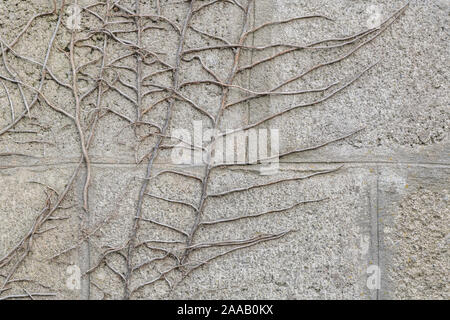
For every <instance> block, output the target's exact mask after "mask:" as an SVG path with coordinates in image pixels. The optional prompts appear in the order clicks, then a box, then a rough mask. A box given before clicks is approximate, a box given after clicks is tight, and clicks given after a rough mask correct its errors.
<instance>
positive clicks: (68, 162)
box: [0, 160, 450, 169]
mask: <svg viewBox="0 0 450 320" xmlns="http://www.w3.org/2000/svg"><path fill="white" fill-rule="evenodd" d="M90 163H91V165H100V166H101V165H104V166H115V165H116V166H132V167H135V168H137V167H138V166H139V165H136V163H133V162H106V161H91V162H90ZM279 163H280V164H299V165H314V164H316V165H317V164H322V165H324V164H336V165H338V164H352V165H377V164H382V165H390V166H395V165H410V166H411V165H413V166H430V167H443V168H447V167H448V168H450V163H445V162H417V161H397V162H393V161H381V160H378V161H368V160H367V161H350V160H346V161H326V160H312V161H280V162H279ZM78 164H79V161H65V162H54V163H36V164H19V165H6V166H2V165H0V169H15V168H36V167H52V166H64V165H78ZM167 164H169V165H171V167H173V168H178V169H193V168H200V167H201V166H194V167H185V166H177V165H172V164H170V163H165V162H156V163H155V165H167ZM255 166H258V164H255V165H241V166H239V165H236V168H243V167H248V168H250V167H255ZM229 168H232V167H229Z"/></svg>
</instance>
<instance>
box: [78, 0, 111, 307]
mask: <svg viewBox="0 0 450 320" xmlns="http://www.w3.org/2000/svg"><path fill="white" fill-rule="evenodd" d="M105 3H106V11H105V26H106V24H107V22H108V17H109V11H110V6H109V0H106V2H105ZM107 46H108V37H107V36H106V35H104V38H103V53H102V64H101V67H100V79H99V80H98V84H97V86H98V93H97V102H96V109H97V115H96V116H95V119H94V123H93V125H92V129H91V133H90V135H89V137H88V140H87V142H86V145H87V148H88V149H89V147H90V144H91V142H92V139H93V136H94V131H95V128H96V125H97V122H98V120H99V116H98V113H99V112H101V104H102V96H103V93H104V91H103V82H102V81H103V73H104V70H105V64H106V59H107V58H106V49H107ZM86 217H87V224H88V227H89V226H90V225H91V218H92V216H91V214H90V212H86ZM82 254H83V256H84V263H85V266H84V269H85V270H90V268H91V243H90V239H89V238H88V239H87V240H86V242H85V243H84V244H83V245H82ZM81 296H82V298H83V299H84V300H90V297H91V274H90V273H89V274H86V275H85V278H83V279H82V281H81Z"/></svg>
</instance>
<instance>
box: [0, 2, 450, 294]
mask: <svg viewBox="0 0 450 320" xmlns="http://www.w3.org/2000/svg"><path fill="white" fill-rule="evenodd" d="M56 2H57V6H58V10H57V11H56V13H52V14H48V15H46V16H42V17H37V18H36V19H35V20H34V21H33V22H32V23H31V25H30V26H29V28H27V30H26V32H25V33H23V34H21V30H23V29H24V28H25V27H26V25H27V23H28V21H29V20H30V19H31V18H32V17H33V16H34V15H35V14H38V13H44V12H49V11H52V10H53V1H50V0H30V1H20V0H8V1H6V0H5V1H2V2H0V40H1V43H2V49H1V52H0V53H1V55H2V59H1V62H0V65H1V68H0V80H1V81H0V82H1V83H0V222H1V223H0V259H1V260H0V299H3V298H5V299H6V298H25V299H26V298H30V297H33V298H35V299H123V298H131V299H449V297H450V295H449V287H448V280H449V279H448V272H449V251H448V249H449V204H448V193H449V191H448V190H449V189H448V187H449V179H450V163H449V161H448V159H449V150H450V149H449V145H450V141H449V135H448V133H449V126H450V118H449V113H450V112H449V111H450V110H449V88H448V84H449V67H448V66H449V58H448V57H449V56H450V55H449V46H448V44H449V30H448V26H449V20H448V19H449V14H450V3H449V1H447V0H412V1H410V4H409V6H408V7H407V8H406V9H405V10H404V12H402V13H401V14H400V15H399V16H398V17H397V19H396V20H395V21H394V22H393V23H392V24H391V25H389V26H388V27H387V28H386V29H385V30H384V29H383V27H384V26H385V24H382V25H381V29H371V30H369V33H367V34H361V36H360V37H352V38H347V39H346V40H342V38H345V37H348V36H350V35H354V34H358V33H360V32H362V31H364V30H367V29H368V28H369V29H370V28H372V27H374V24H375V26H378V25H379V23H380V22H383V21H385V19H388V18H389V17H391V16H392V15H393V14H395V12H397V10H399V9H400V8H402V7H403V6H404V5H405V4H406V1H388V0H380V1H375V0H374V1H368V0H314V1H312V0H256V1H252V0H249V1H247V0H239V1H234V0H231V1H209V0H195V1H192V2H193V4H192V10H193V11H192V16H190V15H189V12H190V11H191V9H190V6H191V2H190V1H178V0H160V1H156V0H152V1H135V0H121V1H112V0H102V1H100V3H101V4H100V5H96V6H90V5H94V4H97V3H98V1H91V0H79V1H78V4H79V5H80V6H81V7H83V8H85V10H84V11H82V12H81V21H80V22H81V25H80V26H81V29H80V30H78V31H77V32H74V37H75V38H74V39H82V38H86V39H87V40H86V41H83V42H80V43H77V46H74V48H73V50H72V49H71V42H72V40H71V39H72V38H71V37H72V30H71V29H70V28H68V25H67V23H68V21H70V19H71V17H73V12H74V11H73V10H74V9H73V8H72V10H71V9H70V7H69V5H70V4H71V3H72V1H66V2H65V5H66V6H65V7H64V8H63V10H60V9H59V8H60V7H61V1H59V0H58V1H56ZM114 2H115V3H116V4H117V6H114V5H113V3H114ZM137 3H138V4H139V6H138V8H139V10H138V12H139V14H140V16H141V18H136V15H135V13H136V8H137V7H136V4H137ZM248 6H249V9H248V13H247V14H246V13H245V12H244V11H246V10H247V7H248ZM107 8H109V10H108V11H109V14H106V11H107ZM200 8H201V10H198V11H195V10H196V9H200ZM114 15H115V16H114ZM308 15H324V16H327V17H329V18H332V20H327V19H324V18H321V17H313V18H308V19H302V20H292V21H291V20H290V21H289V22H287V21H286V23H282V24H274V25H267V26H266V27H264V28H262V29H261V30H258V31H257V32H254V33H250V34H248V36H247V37H246V39H245V41H244V42H242V43H241V45H244V46H247V47H245V48H241V49H238V48H237V47H236V48H235V49H234V50H230V49H229V48H223V46H224V45H225V46H228V45H234V46H235V45H236V44H239V40H240V38H241V36H242V31H243V26H244V21H247V29H246V30H252V29H253V28H256V27H258V26H261V25H263V24H265V23H267V22H275V21H285V20H289V19H290V18H295V17H300V16H308ZM189 17H190V19H189V21H188V25H189V26H191V27H186V28H184V25H185V21H186V19H187V18H189ZM163 18H164V19H168V20H164V19H163ZM377 23H378V25H377ZM139 28H140V29H141V32H140V33H138V32H137V31H136V30H137V29H139ZM105 30H107V31H105ZM244 30H245V29H244ZM124 31H127V32H124ZM199 31H201V32H203V34H202V33H200V32H199ZM379 31H380V34H379V35H378V36H377V37H376V38H374V39H373V40H371V41H367V40H368V39H370V38H371V37H372V36H374V35H377V33H378V32H379ZM381 31H382V32H381ZM17 36H20V37H19V38H18V41H17V42H15V39H16V37H17ZM180 39H183V41H181V42H180ZM324 39H334V40H333V41H328V42H324V43H320V44H317V45H316V47H319V48H316V49H312V48H304V47H305V46H307V45H310V44H311V43H314V42H317V41H319V40H324ZM339 39H341V40H339ZM366 41H367V43H366ZM343 42H348V43H346V44H345V45H343V46H339V44H342V43H343ZM180 43H182V44H183V46H184V48H183V49H184V51H186V50H192V49H194V48H203V47H211V46H221V48H220V49H219V48H215V49H208V50H201V51H197V52H190V53H185V54H184V55H181V54H182V53H183V50H181V51H180V50H179V46H180ZM271 44H283V45H284V46H271V47H266V48H264V49H262V47H265V46H268V45H271ZM287 44H289V45H291V47H289V46H286V45H287ZM12 45H13V48H11V49H8V47H9V46H12ZM293 45H296V46H301V47H303V49H301V48H300V49H297V50H292V52H289V53H285V54H282V55H279V56H277V57H275V58H274V59H271V60H270V61H267V62H264V63H259V62H260V61H264V59H267V58H269V57H271V56H273V55H276V54H277V53H280V52H281V51H283V50H289V49H290V48H293V47H292V46H293ZM359 45H361V48H359V49H358V50H357V51H355V52H352V50H353V49H354V48H356V47H357V46H359ZM323 46H334V48H323ZM252 48H253V49H252ZM49 49H50V50H49ZM348 52H352V54H351V55H349V56H348V57H347V58H346V59H343V60H342V61H339V62H336V63H333V64H331V65H326V66H323V67H321V68H318V69H317V70H314V71H313V72H310V73H307V74H305V75H304V76H303V77H301V78H300V79H297V80H295V81H290V82H289V83H287V84H286V85H284V86H282V87H280V88H277V87H278V86H279V85H280V84H281V83H283V82H286V81H288V80H289V79H293V78H294V77H297V76H298V75H301V74H302V73H304V72H306V71H307V70H309V69H310V68H312V67H313V66H315V65H318V64H323V63H325V62H327V61H332V60H334V59H337V58H338V57H340V56H343V55H346V53H348ZM71 54H73V57H74V62H75V65H76V67H80V66H82V65H83V64H86V65H85V66H83V67H82V68H79V69H78V70H77V71H78V72H77V86H76V87H77V88H76V89H77V91H75V90H74V86H73V85H72V81H73V75H72V65H71V58H70V57H71ZM46 56H48V61H47V60H46ZM236 56H238V58H239V59H237V60H235V57H236ZM118 59H120V60H118ZM45 61H47V62H45ZM235 61H237V62H238V64H237V67H236V68H234V66H233V64H234V62H235ZM377 61H379V62H378V64H376V65H375V66H374V67H373V68H371V69H370V70H368V71H367V72H365V73H363V74H362V75H361V77H359V78H358V79H357V80H356V81H355V82H354V83H352V84H350V85H349V86H348V87H345V89H343V90H342V91H339V92H338V93H336V94H335V95H332V96H330V98H329V99H327V100H325V101H323V102H321V103H318V104H314V105H308V106H305V107H300V108H295V109H293V110H290V111H288V112H286V113H283V114H282V115H280V116H278V117H276V118H274V119H271V120H268V121H264V122H263V123H261V124H260V125H259V126H257V127H256V128H258V129H262V128H269V129H270V128H272V129H279V133H280V152H281V153H286V152H289V151H292V150H297V149H305V148H309V147H315V146H318V145H322V144H326V145H323V146H321V147H320V148H314V150H310V151H305V152H299V153H294V154H291V155H288V156H284V157H282V158H281V159H280V170H279V172H277V173H276V174H273V175H269V176H266V175H261V174H260V171H259V168H260V167H261V166H260V165H256V164H255V165H243V166H229V167H221V168H214V170H212V171H211V172H210V174H209V179H208V181H207V182H206V184H207V185H206V187H207V188H206V189H204V190H206V191H207V194H218V193H222V192H227V191H228V190H232V189H236V188H238V189H239V188H248V187H250V186H255V185H258V184H264V186H263V187H259V188H251V189H250V190H246V191H245V190H244V191H239V192H234V193H231V194H227V195H223V196H217V197H208V198H207V200H206V201H205V202H204V204H203V205H202V208H201V209H200V210H199V211H200V214H198V212H197V211H196V210H195V209H193V208H192V206H194V207H197V206H198V205H199V204H201V203H202V200H204V199H203V197H202V190H203V181H201V180H202V179H203V177H204V174H205V168H204V167H202V166H177V165H175V164H173V161H172V157H171V155H172V149H171V148H170V146H171V145H174V144H177V143H178V142H179V141H177V140H175V139H170V136H171V135H174V134H176V132H177V131H176V130H178V129H186V130H187V131H188V132H190V133H191V134H193V133H194V130H195V128H194V123H195V121H197V122H198V121H201V123H202V125H203V130H207V129H210V128H212V127H213V121H211V119H210V117H209V115H212V117H215V116H216V115H217V114H218V115H219V116H220V121H218V122H217V127H218V128H219V129H220V130H222V131H225V130H231V129H238V128H242V127H245V126H249V125H252V124H255V123H258V121H260V120H263V119H265V118H267V117H269V116H270V115H271V114H276V113H279V112H283V111H284V110H287V109H289V108H292V107H295V106H298V105H302V104H309V103H310V102H313V101H317V100H320V99H322V98H326V97H327V96H328V95H330V94H332V93H333V92H334V91H333V90H335V89H339V88H341V87H343V86H346V85H347V84H348V83H349V81H351V80H352V79H355V77H356V76H358V75H359V74H360V73H361V72H362V71H363V70H365V69H366V68H367V67H369V66H370V65H372V64H373V63H375V62H377ZM36 62H37V63H36ZM43 63H45V68H44V69H45V70H46V72H45V73H46V74H45V75H44V78H43V80H42V72H41V71H42V69H43V68H42V67H43V65H42V64H43ZM202 64H203V65H202ZM166 69H168V70H166ZM233 70H234V73H232V72H233ZM159 71H163V72H159ZM139 74H141V76H140V77H141V81H137V78H139ZM213 74H214V75H213ZM230 74H232V77H231V78H232V82H231V84H232V85H233V86H234V87H232V86H229V85H228V86H225V85H223V83H225V82H227V81H228V80H230V79H231V78H230ZM14 79H16V80H19V79H20V82H19V84H20V86H19V85H18V82H17V81H14ZM55 79H57V80H55ZM206 80H209V81H210V82H209V83H195V84H186V83H187V82H198V81H206ZM211 81H212V82H211ZM213 82H215V83H213ZM220 83H222V85H221V84H220ZM334 83H337V84H335V85H334V86H332V87H330V88H328V89H327V90H321V91H320V92H311V93H303V94H298V93H297V94H293V93H294V92H298V91H303V90H313V89H317V88H324V87H328V86H330V85H331V84H334ZM155 84H156V85H157V86H155ZM32 88H34V89H32ZM99 88H100V89H99ZM274 88H275V89H274ZM21 90H22V92H23V96H24V97H25V100H26V101H27V104H28V108H29V109H30V114H29V115H28V112H27V105H25V103H24V102H23V101H24V99H23V96H22V92H21ZM36 90H38V91H41V92H42V95H41V96H39V95H38V94H37V93H36V92H37V91H36ZM270 90H272V91H274V92H278V93H281V92H284V94H261V95H260V96H258V97H253V98H252V99H249V100H245V101H244V102H241V103H238V104H233V103H234V102H236V101H239V100H241V99H244V98H249V97H252V95H253V94H254V93H255V92H265V93H267V92H268V91H270ZM99 92H101V94H99ZM224 92H226V93H224ZM286 93H290V94H286ZM75 96H78V98H79V99H80V100H81V101H80V103H79V105H78V104H77V102H76V99H75V98H74V97H75ZM36 97H39V99H37V100H36V99H35V98H36ZM161 99H166V100H164V101H162V102H161ZM33 101H34V102H33ZM227 104H233V105H232V106H230V107H227V108H225V109H224V110H223V113H222V114H221V113H219V110H220V108H221V106H223V105H227ZM77 105H78V107H77ZM198 107H200V108H201V110H200V109H199V108H198ZM11 110H13V112H12V111H11ZM167 110H171V114H168V113H167ZM168 115H169V116H170V117H169V118H170V121H169V122H168V127H167V130H165V131H164V124H165V123H166V120H167V119H168ZM77 118H79V119H80V121H79V122H80V123H79V124H80V128H77V125H76V119H77ZM139 123H140V124H139ZM150 123H151V124H154V126H152V125H149V124H150ZM158 127H159V129H161V131H163V136H164V137H161V135H155V132H157V130H156V129H157V128H158ZM93 128H94V129H93ZM359 129H363V130H361V131H359V132H357V133H355V134H353V135H350V134H351V133H352V132H354V131H356V130H359ZM92 130H93V131H92ZM91 132H94V134H93V136H92V137H93V138H92V141H91V143H90V144H89V145H88V151H87V152H88V155H89V163H90V165H91V168H90V170H89V172H90V175H91V179H90V185H89V189H88V205H89V208H88V210H85V209H84V208H83V205H84V203H83V202H84V186H85V181H86V176H87V172H88V171H87V168H86V161H84V158H83V153H82V148H81V147H80V146H81V141H82V139H81V138H80V136H83V141H85V144H87V143H86V141H88V137H89V136H90V134H91ZM160 133H161V132H160ZM346 136H348V137H346ZM342 137H346V138H343V139H340V138H342ZM161 138H162V142H161V143H158V142H159V141H160V139H161ZM328 142H331V143H329V144H327V143H328ZM156 146H159V147H158V149H157V150H158V151H159V152H158V154H157V156H155V157H153V154H154V151H155V147H156ZM149 163H150V166H148V164H149ZM148 167H150V168H151V171H150V177H153V178H152V179H145V178H146V176H147V168H148ZM336 169H337V170H336ZM164 170H177V171H182V172H185V173H189V175H195V176H197V177H200V179H196V178H192V177H187V176H180V175H177V174H174V173H173V172H172V173H169V172H166V173H165V174H160V175H157V174H158V172H163V171H164ZM323 171H330V172H328V173H324V174H317V173H322V172H323ZM316 174H317V175H316ZM156 175H157V176H156ZM310 175H314V176H312V177H308V176H310ZM147 177H148V176H147ZM286 179H287V180H288V181H282V182H278V183H272V182H276V181H280V180H286ZM147 184H148V185H147ZM267 184H269V185H267ZM142 190H144V192H145V193H148V194H151V195H153V196H143V197H140V192H142ZM140 199H141V200H142V201H140ZM164 199H166V200H167V199H170V200H176V201H178V203H174V202H173V201H172V202H170V201H166V200H164ZM303 201H306V202H308V203H304V204H299V205H296V204H298V203H300V202H303ZM179 202H185V203H188V204H191V205H192V206H189V205H186V204H183V203H179ZM197 209H198V207H197ZM281 209H286V210H281ZM272 211H276V212H272ZM263 212H271V213H268V214H265V215H261V216H258V217H245V218H243V219H239V220H235V221H231V222H223V223H217V224H208V223H207V222H211V221H217V220H221V219H231V218H233V217H240V216H248V215H257V214H259V213H263ZM136 216H138V217H140V219H139V220H138V221H139V223H138V224H139V227H138V228H136V227H135V221H136V219H135V217H136ZM198 217H200V218H201V220H200V222H202V223H203V224H200V225H198V228H196V225H197V224H196V219H197V218H198ZM150 220H151V221H152V222H151V221H150ZM155 222H156V223H155ZM192 228H195V229H196V230H195V231H196V232H195V234H194V236H193V237H192V239H191V240H192V241H189V239H190V238H191V237H190V231H191V230H192ZM287 231H290V232H287ZM286 232H287V233H286ZM285 233H286V234H285ZM186 246H188V247H190V248H188V250H186ZM185 254H186V255H185ZM378 276H379V278H378Z"/></svg>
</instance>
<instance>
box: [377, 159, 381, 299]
mask: <svg viewBox="0 0 450 320" xmlns="http://www.w3.org/2000/svg"><path fill="white" fill-rule="evenodd" d="M376 175H377V192H376V197H377V199H376V218H377V225H376V229H377V262H376V263H377V266H378V268H379V272H381V265H380V214H379V208H380V207H379V199H380V196H379V179H380V174H379V167H378V164H377V166H376ZM380 281H381V274H380ZM380 285H381V283H380ZM376 290H377V296H376V299H377V300H380V290H379V289H376Z"/></svg>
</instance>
